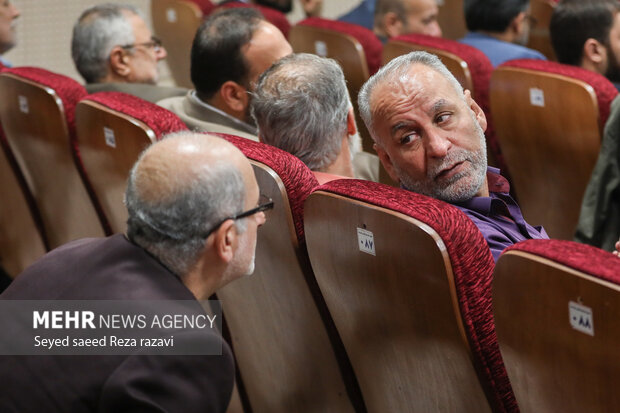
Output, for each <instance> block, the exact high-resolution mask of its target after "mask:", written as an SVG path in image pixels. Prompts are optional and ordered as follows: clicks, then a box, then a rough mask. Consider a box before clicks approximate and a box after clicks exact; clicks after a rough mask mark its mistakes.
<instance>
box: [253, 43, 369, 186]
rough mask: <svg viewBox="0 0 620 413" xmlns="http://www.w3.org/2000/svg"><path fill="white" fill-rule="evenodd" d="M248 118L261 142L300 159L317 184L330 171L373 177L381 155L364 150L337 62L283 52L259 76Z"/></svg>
mask: <svg viewBox="0 0 620 413" xmlns="http://www.w3.org/2000/svg"><path fill="white" fill-rule="evenodd" d="M252 116H253V117H254V119H255V120H256V124H257V125H258V136H259V138H260V140H261V141H262V142H264V143H267V144H269V145H273V146H276V147H278V148H280V149H282V150H284V151H286V152H289V153H291V154H293V155H295V156H297V157H298V158H300V159H301V160H302V161H303V162H304V163H305V164H306V165H307V166H308V168H310V169H311V170H312V171H314V172H315V175H316V177H317V179H318V180H319V183H324V182H325V181H326V180H329V179H330V178H331V179H333V178H334V176H333V175H337V176H338V177H350V178H353V177H355V178H360V179H367V180H372V181H377V180H378V178H379V159H378V158H377V157H376V156H375V155H372V154H369V153H366V152H362V151H361V150H360V148H361V139H360V137H359V135H358V133H357V125H356V124H355V115H354V114H353V106H352V105H351V100H350V98H349V92H348V90H347V84H346V81H345V78H344V74H343V73H342V69H341V68H340V66H339V65H338V63H336V61H335V60H332V59H327V58H322V57H318V56H316V55H311V54H305V53H300V54H293V55H289V56H286V57H284V58H282V59H280V60H279V61H277V62H276V63H274V64H273V65H272V66H271V67H270V68H269V69H267V70H266V71H265V72H264V73H263V74H262V75H261V76H260V77H259V79H258V84H257V86H256V90H255V91H254V93H253V97H252Z"/></svg>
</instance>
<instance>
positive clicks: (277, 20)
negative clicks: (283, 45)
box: [218, 1, 291, 39]
mask: <svg viewBox="0 0 620 413" xmlns="http://www.w3.org/2000/svg"><path fill="white" fill-rule="evenodd" d="M218 7H222V8H226V9H230V8H235V7H253V8H255V9H258V11H260V12H261V13H262V15H263V16H265V19H266V20H267V21H268V22H269V23H271V24H273V25H274V26H276V27H277V28H278V29H280V31H281V32H282V34H283V35H284V37H286V38H287V39H288V34H289V32H290V31H291V23H289V21H288V19H287V18H286V15H284V13H282V12H281V11H279V10H276V9H272V8H270V7H266V6H261V5H260V4H247V3H241V2H237V1H233V2H230V3H225V4H222V5H221V6H218Z"/></svg>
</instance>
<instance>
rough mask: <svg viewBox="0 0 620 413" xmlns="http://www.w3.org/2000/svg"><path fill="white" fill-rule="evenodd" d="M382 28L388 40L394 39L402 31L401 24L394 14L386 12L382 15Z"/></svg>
mask: <svg viewBox="0 0 620 413" xmlns="http://www.w3.org/2000/svg"><path fill="white" fill-rule="evenodd" d="M381 20H383V27H384V31H385V34H386V35H387V37H388V38H390V37H396V36H398V35H399V34H401V32H402V31H403V22H402V21H401V20H400V17H398V15H397V14H396V13H394V12H391V11H390V12H387V13H385V14H384V15H383V18H382V19H381Z"/></svg>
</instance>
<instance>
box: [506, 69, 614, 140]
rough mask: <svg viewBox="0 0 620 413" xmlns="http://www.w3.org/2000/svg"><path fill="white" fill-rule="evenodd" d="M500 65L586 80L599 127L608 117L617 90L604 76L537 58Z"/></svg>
mask: <svg viewBox="0 0 620 413" xmlns="http://www.w3.org/2000/svg"><path fill="white" fill-rule="evenodd" d="M500 67H516V68H521V69H529V70H536V71H540V72H546V73H554V74H557V75H562V76H566V77H569V78H573V79H579V80H581V81H584V82H586V83H587V84H589V85H590V86H592V88H593V89H594V92H595V93H596V97H597V99H598V110H599V116H600V118H599V124H600V125H601V129H602V127H603V126H604V125H605V122H607V118H608V117H609V107H610V105H611V101H612V100H614V98H615V97H616V95H618V90H617V89H616V88H615V87H614V85H613V84H612V83H611V82H610V81H609V80H608V79H607V78H606V77H605V76H603V75H600V74H598V73H595V72H592V71H590V70H586V69H582V68H580V67H576V66H569V65H565V64H562V63H557V62H550V61H546V60H538V59H516V60H509V61H507V62H504V63H503V64H502V65H500Z"/></svg>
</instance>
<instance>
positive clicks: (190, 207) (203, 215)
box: [125, 131, 246, 276]
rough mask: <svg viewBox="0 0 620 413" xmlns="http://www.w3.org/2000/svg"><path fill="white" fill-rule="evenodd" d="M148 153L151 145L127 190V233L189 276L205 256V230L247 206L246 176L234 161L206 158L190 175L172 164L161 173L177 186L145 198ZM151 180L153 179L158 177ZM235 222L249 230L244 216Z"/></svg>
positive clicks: (174, 269)
mask: <svg viewBox="0 0 620 413" xmlns="http://www.w3.org/2000/svg"><path fill="white" fill-rule="evenodd" d="M164 139H190V140H191V139H193V140H194V142H198V140H201V139H203V140H205V138H203V137H201V136H200V135H197V134H196V133H195V132H187V131H186V132H179V133H174V134H170V135H168V136H166V137H165V138H164ZM198 143H199V144H201V142H198ZM204 144H205V145H208V144H209V143H207V142H204ZM147 151H148V148H147V149H146V150H145V151H144V152H142V154H141V155H140V157H139V158H138V161H137V162H136V164H135V165H134V166H133V168H132V169H131V173H130V175H129V181H128V184H127V191H126V193H125V205H126V206H127V211H128V213H129V218H128V220H127V236H128V238H129V239H130V240H131V241H133V242H134V243H136V244H137V245H139V246H141V247H142V248H144V249H145V250H146V251H148V252H149V253H150V254H151V255H153V256H154V257H156V258H157V259H158V260H159V261H160V262H161V263H162V264H164V265H165V266H166V267H167V268H168V269H170V271H172V272H173V273H175V274H177V275H179V276H184V275H186V274H188V272H189V271H190V270H191V269H192V267H193V266H194V265H195V264H196V262H197V261H198V259H199V258H200V254H201V252H202V250H203V248H204V245H205V240H206V234H207V233H209V232H210V231H213V230H215V229H217V227H218V225H220V224H221V223H222V222H223V221H224V220H225V219H226V218H229V217H231V216H233V215H235V214H238V213H240V212H241V211H242V210H243V207H244V202H245V184H244V181H243V176H242V174H241V172H240V171H239V169H238V168H237V167H236V166H235V165H234V164H232V163H231V162H227V161H225V160H218V161H217V162H214V163H213V162H211V163H207V162H205V163H204V164H203V165H200V166H199V167H197V168H194V170H193V176H192V177H191V179H187V176H183V175H182V174H178V176H177V175H175V174H174V173H171V171H170V170H169V169H170V168H169V167H168V168H167V169H165V168H161V170H160V171H157V173H158V175H164V176H165V179H167V180H168V182H167V183H166V187H167V188H174V190H173V191H167V192H170V193H163V194H160V195H159V197H158V199H157V200H156V201H153V200H145V199H144V198H143V194H142V191H144V188H143V185H144V184H143V182H142V181H143V180H144V179H148V178H146V177H145V174H144V173H143V172H140V171H139V169H140V164H141V161H142V158H143V157H144V155H145V153H146V152H147ZM168 166H169V165H168ZM149 172H151V171H149ZM150 179H154V178H153V176H151V177H150ZM235 224H236V226H237V229H238V230H239V232H243V231H245V229H246V225H245V221H244V220H237V221H235Z"/></svg>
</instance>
